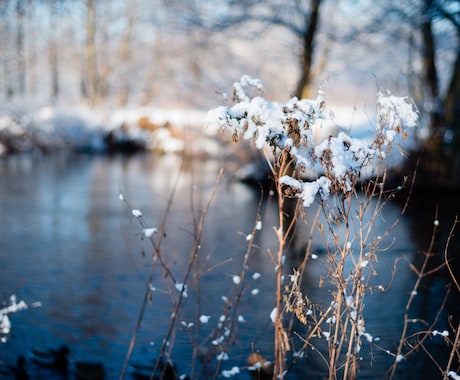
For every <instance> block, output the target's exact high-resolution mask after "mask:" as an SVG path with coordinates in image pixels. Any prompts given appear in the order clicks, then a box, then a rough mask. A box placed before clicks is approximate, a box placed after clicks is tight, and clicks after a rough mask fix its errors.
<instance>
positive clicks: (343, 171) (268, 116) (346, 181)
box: [207, 76, 418, 207]
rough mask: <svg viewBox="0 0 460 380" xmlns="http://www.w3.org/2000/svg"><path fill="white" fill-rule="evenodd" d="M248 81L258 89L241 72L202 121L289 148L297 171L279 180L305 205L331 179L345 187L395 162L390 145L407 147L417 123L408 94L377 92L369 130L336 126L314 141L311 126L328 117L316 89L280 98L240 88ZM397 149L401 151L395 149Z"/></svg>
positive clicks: (261, 144) (261, 143)
mask: <svg viewBox="0 0 460 380" xmlns="http://www.w3.org/2000/svg"><path fill="white" fill-rule="evenodd" d="M248 87H256V89H260V87H261V84H260V81H258V80H251V79H250V78H248V76H244V77H243V78H242V79H241V80H240V82H236V83H235V84H234V86H233V90H234V94H235V99H234V100H235V104H234V105H233V106H231V107H227V106H220V107H217V108H215V109H213V110H210V111H209V112H208V116H207V122H208V127H209V128H210V129H213V130H219V129H220V130H224V131H228V132H229V133H231V134H233V135H234V136H235V135H236V136H238V138H243V139H246V140H252V141H253V142H254V144H255V146H256V147H257V148H258V149H264V150H266V151H269V152H273V151H275V152H279V151H283V150H284V151H286V152H289V154H290V156H291V157H292V158H293V160H294V164H295V165H296V168H297V172H299V173H301V175H298V176H296V177H295V178H294V177H290V176H282V177H281V178H280V179H279V181H280V183H281V184H282V185H286V186H288V187H291V189H292V190H293V192H294V194H295V195H296V196H297V197H299V198H301V199H302V200H303V205H304V207H309V206H310V205H311V204H312V203H313V202H314V200H315V198H316V195H317V194H319V195H320V196H321V198H322V199H323V200H325V199H327V198H328V196H329V193H330V191H331V188H332V186H333V185H334V187H335V188H336V189H337V188H338V189H340V191H342V192H349V191H351V190H352V188H353V184H354V183H355V182H356V180H357V179H366V178H369V177H371V176H373V175H375V173H376V172H377V171H378V170H379V169H381V168H382V167H383V166H385V167H387V168H388V167H389V166H392V165H396V164H397V163H398V162H399V161H394V160H393V158H394V155H392V152H393V151H394V150H395V149H393V148H394V147H395V146H399V145H401V146H403V147H405V148H408V147H410V146H411V144H412V143H413V140H412V139H411V140H410V141H408V136H409V132H410V131H411V130H413V129H414V127H416V125H417V120H418V113H417V112H416V110H415V107H414V105H413V103H412V102H411V100H410V99H408V98H404V97H397V96H394V95H391V94H383V93H378V94H377V100H376V122H375V125H373V128H371V129H370V132H371V133H367V134H365V135H363V136H360V137H359V138H357V137H352V136H351V135H350V134H348V133H345V132H344V131H342V132H339V133H338V135H337V136H336V137H334V136H332V135H330V136H328V137H326V138H325V139H324V140H323V141H322V142H319V143H317V142H316V141H315V139H314V138H313V130H315V129H318V128H321V126H322V122H324V121H325V120H330V119H331V113H329V116H328V115H327V113H325V112H324V108H325V98H324V95H323V93H322V92H321V91H320V92H319V93H318V96H317V97H316V99H301V100H299V99H297V98H295V97H294V98H291V99H290V100H288V101H287V102H286V104H280V103H277V102H269V101H267V100H265V99H264V98H262V97H260V96H255V97H253V98H251V97H250V96H249V95H248V94H247V93H246V92H245V91H246V89H247V88H248ZM410 135H411V136H412V135H413V133H411V134H410ZM397 153H398V156H401V153H400V151H399V150H398V152H397ZM390 158H391V159H392V160H390ZM384 160H385V163H383V161H384ZM399 160H400V157H399Z"/></svg>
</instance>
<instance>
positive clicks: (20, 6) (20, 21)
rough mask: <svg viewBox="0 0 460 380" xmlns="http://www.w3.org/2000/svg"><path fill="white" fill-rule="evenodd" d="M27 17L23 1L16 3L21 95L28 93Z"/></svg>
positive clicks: (18, 86) (18, 80) (17, 50)
mask: <svg viewBox="0 0 460 380" xmlns="http://www.w3.org/2000/svg"><path fill="white" fill-rule="evenodd" d="M25 16H26V9H25V5H24V1H23V0H17V3H16V24H17V31H16V32H17V34H16V70H17V71H16V73H17V76H16V78H17V92H18V94H20V95H25V93H26V52H25V30H24V29H25V21H26V20H25Z"/></svg>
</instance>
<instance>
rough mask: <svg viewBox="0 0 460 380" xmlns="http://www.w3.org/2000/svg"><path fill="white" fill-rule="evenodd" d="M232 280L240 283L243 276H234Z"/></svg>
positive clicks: (236, 283)
mask: <svg viewBox="0 0 460 380" xmlns="http://www.w3.org/2000/svg"><path fill="white" fill-rule="evenodd" d="M232 281H233V283H234V284H235V285H239V284H240V283H241V277H240V276H233V277H232Z"/></svg>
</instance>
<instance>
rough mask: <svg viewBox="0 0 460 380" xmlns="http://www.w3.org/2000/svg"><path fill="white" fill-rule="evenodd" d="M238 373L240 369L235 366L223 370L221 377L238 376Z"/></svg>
mask: <svg viewBox="0 0 460 380" xmlns="http://www.w3.org/2000/svg"><path fill="white" fill-rule="evenodd" d="M239 373H240V369H239V368H238V367H236V366H235V367H232V368H231V369H228V370H227V369H224V370H223V371H222V376H223V377H226V378H228V377H232V376H234V375H238V374H239Z"/></svg>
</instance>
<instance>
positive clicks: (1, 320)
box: [0, 294, 27, 343]
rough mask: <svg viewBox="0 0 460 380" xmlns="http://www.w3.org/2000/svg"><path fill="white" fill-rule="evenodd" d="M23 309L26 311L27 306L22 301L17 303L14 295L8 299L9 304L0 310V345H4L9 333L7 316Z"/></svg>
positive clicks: (9, 325) (9, 326)
mask: <svg viewBox="0 0 460 380" xmlns="http://www.w3.org/2000/svg"><path fill="white" fill-rule="evenodd" d="M24 309H27V304H26V303H25V302H24V301H19V302H17V300H16V296H15V295H14V294H13V295H11V297H10V304H9V305H8V306H5V307H4V308H3V309H0V343H6V341H7V340H8V335H9V334H10V331H11V321H10V319H9V317H8V314H10V313H16V312H17V311H20V310H24Z"/></svg>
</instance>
